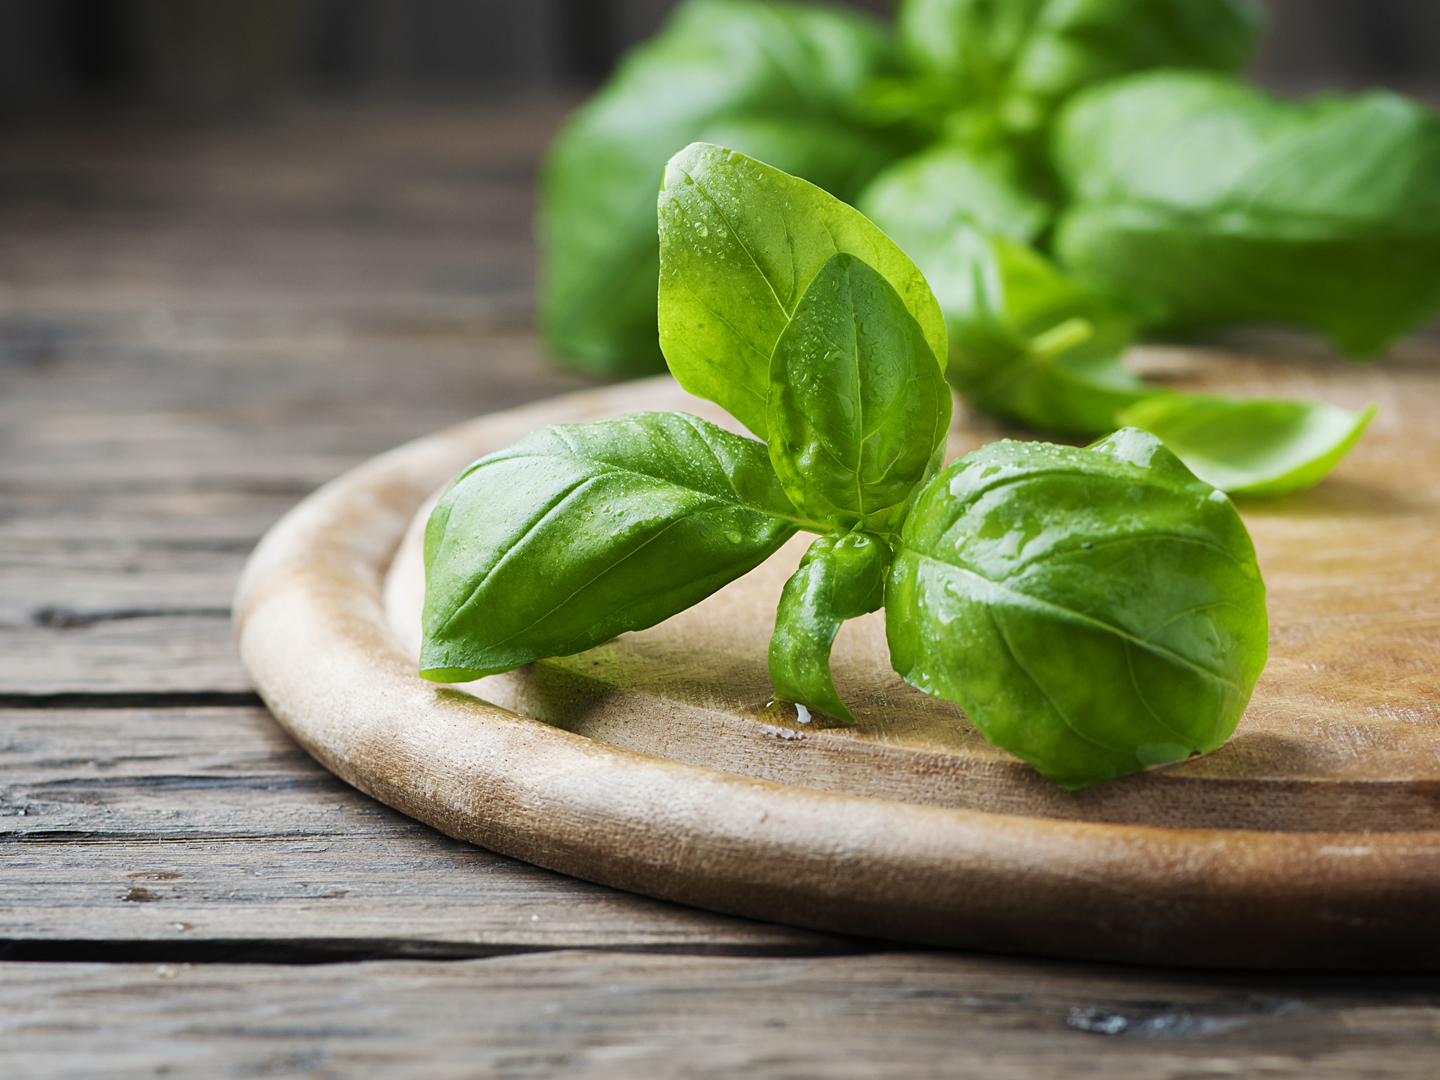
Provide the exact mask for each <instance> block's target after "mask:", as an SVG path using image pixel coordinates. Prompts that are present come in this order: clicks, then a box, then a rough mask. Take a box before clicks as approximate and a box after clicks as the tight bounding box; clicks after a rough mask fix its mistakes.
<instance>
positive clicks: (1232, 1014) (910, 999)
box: [0, 952, 1440, 1080]
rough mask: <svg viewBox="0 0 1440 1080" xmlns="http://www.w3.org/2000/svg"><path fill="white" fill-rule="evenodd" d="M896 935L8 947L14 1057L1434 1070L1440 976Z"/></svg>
mask: <svg viewBox="0 0 1440 1080" xmlns="http://www.w3.org/2000/svg"><path fill="white" fill-rule="evenodd" d="M1137 975H1139V973H1136V972H1133V971H1128V970H1126V969H1124V968H1095V967H1085V966H1080V965H1072V966H1070V967H1068V968H1059V969H1057V967H1056V965H1052V964H1036V963H1026V962H1021V961H1014V960H1008V961H1007V960H1000V959H997V958H990V957H983V956H972V957H967V956H956V955H946V954H934V953H932V954H917V953H889V954H880V955H874V956H863V957H845V958H827V959H805V960H769V959H748V960H732V959H718V958H680V957H636V956H615V955H603V954H595V953H583V952H580V953H568V954H547V955H539V956H526V957H504V958H497V959H491V960H483V961H469V962H460V963H449V964H434V963H429V964H422V963H413V962H402V961H391V962H387V963H383V964H345V965H330V966H323V967H314V968H299V969H297V968H288V969H287V968H273V967H272V968H265V967H256V966H229V965H207V966H204V967H199V966H196V967H191V966H189V965H144V966H141V965H133V966H132V965H124V966H105V965H94V964H83V965H71V964H66V965H35V964H0V1024H3V1026H4V1030H5V1048H4V1050H3V1051H0V1055H3V1060H4V1062H5V1066H6V1075H7V1077H10V1078H12V1080H22V1078H23V1080H30V1078H39V1077H45V1078H47V1080H48V1078H61V1077H64V1078H72V1077H74V1078H79V1077H98V1076H104V1077H107V1078H111V1077H115V1078H129V1077H140V1076H147V1077H148V1076H153V1075H156V1074H157V1073H161V1074H163V1075H166V1076H177V1077H201V1076H204V1077H210V1076H215V1075H219V1074H223V1075H232V1076H261V1075H263V1076H311V1077H329V1076H346V1077H357V1078H368V1077H376V1078H379V1077H404V1078H407V1080H408V1078H410V1077H416V1076H425V1077H437V1078H442V1077H455V1078H460V1077H466V1078H470V1077H497V1078H500V1077H504V1078H509V1080H522V1078H527V1077H537V1078H538V1077H578V1076H584V1077H596V1078H610V1077H614V1078H626V1080H629V1078H633V1077H642V1076H643V1077H649V1076H665V1077H687V1078H712V1077H713V1078H718V1077H736V1076H745V1077H753V1078H756V1080H800V1078H820V1077H824V1078H827V1080H831V1078H836V1080H845V1078H853V1080H873V1078H895V1080H930V1078H935V1080H938V1078H940V1077H945V1078H963V1080H1010V1078H1014V1080H1060V1078H1067V1080H1068V1078H1073V1077H1097V1078H1098V1077H1104V1078H1105V1080H1142V1078H1143V1080H1200V1078H1221V1077H1273V1078H1276V1080H1279V1078H1294V1080H1328V1078H1336V1080H1338V1078H1341V1077H1346V1078H1354V1077H1362V1076H1363V1077H1366V1078H1371V1080H1400V1078H1416V1080H1419V1078H1428V1077H1431V1076H1433V1075H1434V1062H1435V1058H1436V1055H1437V1053H1440V990H1437V987H1436V985H1435V983H1434V980H1433V979H1427V980H1423V981H1418V980H1417V981H1412V982H1409V983H1397V984H1395V985H1392V986H1390V987H1388V988H1386V989H1373V988H1372V989H1371V990H1370V991H1369V992H1368V993H1366V994H1364V1004H1360V1005H1357V1004H1356V1003H1355V998H1356V996H1357V989H1356V987H1355V986H1354V985H1353V984H1352V985H1346V984H1344V983H1341V982H1338V981H1334V980H1324V979H1313V978H1312V979H1304V978H1297V977H1294V976H1290V977H1280V978H1274V977H1269V978H1263V979H1256V978H1254V977H1249V978H1236V977H1234V976H1228V977H1227V976H1209V977H1206V976H1189V977H1186V976H1183V975H1164V976H1158V975H1154V974H1146V975H1145V976H1144V977H1145V979H1146V986H1145V990H1144V991H1143V992H1142V993H1139V994H1137V992H1136V987H1135V981H1134V980H1135V979H1136V978H1137Z"/></svg>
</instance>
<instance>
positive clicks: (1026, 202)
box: [856, 145, 1054, 309]
mask: <svg viewBox="0 0 1440 1080" xmlns="http://www.w3.org/2000/svg"><path fill="white" fill-rule="evenodd" d="M856 206H857V207H859V209H860V211H861V212H862V213H863V214H864V215H865V216H866V217H868V218H869V219H870V220H871V221H873V222H874V223H875V224H876V225H878V226H880V228H882V229H884V230H885V234H886V235H887V236H889V237H890V239H892V240H894V241H895V242H896V243H897V244H899V245H900V246H901V247H902V248H904V249H905V253H906V254H907V255H909V256H910V257H911V258H912V259H914V260H915V261H916V265H917V266H920V268H921V270H924V269H925V267H924V266H923V265H921V253H928V252H929V251H930V250H931V249H932V248H933V247H934V246H936V245H937V244H944V243H946V242H947V239H948V238H949V237H950V236H951V235H952V234H953V232H954V231H955V229H956V227H957V226H960V225H963V224H969V225H974V226H977V227H979V228H981V229H984V230H985V231H987V232H991V233H997V234H999V235H1001V236H1007V237H1009V238H1010V239H1012V240H1018V241H1021V242H1024V243H1030V242H1032V241H1034V240H1035V238H1036V237H1038V236H1039V235H1040V233H1041V232H1042V231H1043V230H1044V229H1045V227H1046V226H1047V225H1049V223H1050V219H1051V218H1052V217H1053V216H1054V211H1053V209H1052V207H1051V206H1050V204H1049V203H1048V202H1046V201H1045V200H1044V199H1042V198H1040V197H1039V196H1037V195H1035V194H1034V193H1033V192H1032V191H1030V190H1029V188H1028V186H1027V185H1026V184H1025V183H1024V181H1023V180H1022V177H1021V168H1020V166H1019V164H1018V162H1016V160H1015V159H1014V158H1013V157H1011V156H1010V155H1008V154H1004V153H1000V152H997V151H991V152H988V153H981V152H978V151H974V150H970V149H966V148H964V147H960V146H945V145H941V146H937V147H933V148H931V149H929V150H926V151H924V152H923V153H919V154H914V155H912V156H910V157H907V158H903V159H902V160H900V161H898V162H896V163H895V164H894V165H892V166H890V167H889V168H888V169H886V170H885V171H884V172H882V173H880V174H879V175H878V176H876V177H875V179H874V180H872V181H871V182H870V185H869V186H868V187H867V188H866V189H865V191H864V192H863V193H862V194H861V196H860V200H859V202H857V203H856ZM926 277H927V278H928V277H929V274H928V273H927V274H926ZM931 288H932V289H933V288H934V283H933V282H931ZM941 307H942V309H943V307H944V304H943V303H942V304H941Z"/></svg>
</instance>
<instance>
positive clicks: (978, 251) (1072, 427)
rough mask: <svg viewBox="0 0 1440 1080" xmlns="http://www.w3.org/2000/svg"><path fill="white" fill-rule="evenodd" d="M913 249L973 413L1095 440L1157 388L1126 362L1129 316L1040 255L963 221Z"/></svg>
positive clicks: (952, 368) (957, 383)
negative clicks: (941, 314) (942, 319)
mask: <svg viewBox="0 0 1440 1080" xmlns="http://www.w3.org/2000/svg"><path fill="white" fill-rule="evenodd" d="M908 250H909V251H910V254H911V256H912V257H913V258H914V259H915V262H916V264H917V265H918V266H919V267H920V268H921V270H923V271H924V272H925V276H926V278H927V280H929V282H930V284H931V286H932V287H933V288H934V290H935V297H936V299H937V300H938V301H939V303H940V307H941V310H942V311H943V312H944V313H945V324H946V328H947V329H948V331H949V335H950V365H949V368H948V369H947V376H948V378H949V380H950V382H951V383H952V384H953V385H954V387H955V389H957V390H958V391H960V393H961V395H963V396H964V398H965V401H966V403H967V404H969V405H970V407H971V408H973V409H976V410H978V411H980V412H983V413H987V414H989V415H991V416H995V417H999V418H1000V419H1002V420H1008V421H1010V422H1012V423H1018V424H1023V425H1025V426H1027V427H1031V428H1037V429H1039V430H1042V431H1050V432H1055V433H1057V434H1061V435H1078V436H1082V437H1085V436H1089V437H1094V436H1096V435H1103V434H1105V433H1106V432H1109V431H1113V430H1114V429H1115V414H1116V413H1117V412H1119V411H1120V410H1121V409H1124V408H1126V407H1128V406H1130V405H1132V404H1134V403H1135V402H1137V401H1141V400H1143V399H1145V398H1146V397H1149V396H1150V395H1152V394H1155V393H1157V392H1158V391H1157V390H1156V389H1155V388H1153V387H1150V386H1148V385H1146V384H1145V383H1144V382H1143V381H1142V380H1141V379H1140V378H1139V377H1138V376H1136V375H1135V374H1133V373H1132V372H1131V371H1130V370H1129V369H1127V368H1126V367H1125V365H1124V364H1123V363H1122V361H1121V356H1122V354H1123V353H1124V351H1125V349H1126V347H1127V346H1128V345H1129V344H1130V341H1131V339H1132V337H1133V335H1134V324H1133V323H1132V322H1131V320H1130V319H1129V317H1128V316H1127V315H1126V314H1124V313H1123V312H1122V311H1121V309H1120V308H1119V306H1117V305H1116V304H1114V303H1111V302H1110V301H1109V300H1108V299H1106V298H1104V297H1102V296H1100V295H1099V294H1097V293H1095V292H1093V291H1091V290H1090V289H1087V288H1085V287H1084V286H1082V285H1080V284H1079V283H1078V282H1076V281H1074V280H1073V279H1071V278H1070V277H1068V276H1067V275H1065V274H1062V273H1061V272H1060V271H1059V270H1057V269H1056V268H1055V267H1054V265H1053V264H1051V263H1050V262H1049V260H1047V259H1046V258H1045V257H1044V256H1043V255H1041V254H1039V253H1038V252H1036V251H1035V250H1034V249H1032V248H1030V247H1027V246H1026V245H1024V244H1022V243H1017V242H1015V241H1012V240H1009V239H1007V238H1005V237H1004V236H1000V235H997V234H994V233H988V232H985V231H983V230H981V229H978V228H975V227H974V226H973V225H970V224H968V223H966V222H963V221H961V222H959V223H957V224H956V225H954V226H953V227H952V228H951V229H949V230H948V231H939V230H937V231H936V232H934V233H931V234H930V235H929V237H928V238H927V237H924V236H921V235H919V234H916V235H915V239H914V241H913V242H912V246H911V247H910V248H909V249H908Z"/></svg>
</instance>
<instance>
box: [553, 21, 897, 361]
mask: <svg viewBox="0 0 1440 1080" xmlns="http://www.w3.org/2000/svg"><path fill="white" fill-rule="evenodd" d="M890 56H891V48H890V42H889V40H888V37H887V35H886V34H885V31H884V29H883V28H882V27H881V26H880V24H878V23H877V22H875V21H874V20H872V19H869V18H867V17H865V16H863V15H861V14H859V13H857V12H854V11H852V10H847V9H843V8H824V7H801V6H797V5H789V4H772V3H764V2H761V0H691V2H689V3H685V4H682V5H681V6H680V7H679V9H678V10H677V11H676V12H675V14H674V15H673V16H672V17H671V19H670V21H669V23H668V24H667V25H666V27H665V29H664V30H663V31H662V32H661V33H660V34H659V35H658V36H657V37H655V38H654V39H652V40H651V41H649V42H647V43H645V44H644V45H641V46H640V47H639V48H637V49H635V50H634V51H633V52H631V53H630V55H629V56H628V57H626V59H625V60H624V62H623V63H622V64H621V66H620V68H619V70H618V71H617V72H616V73H615V75H614V76H613V77H612V78H611V80H610V81H609V83H608V84H607V85H606V86H605V88H604V89H603V90H601V91H600V92H599V93H598V94H597V95H596V96H595V97H594V98H592V99H591V100H590V101H589V102H588V103H586V105H585V106H584V107H583V108H581V109H580V110H579V111H578V112H576V113H575V115H574V116H572V117H571V118H570V120H569V122H568V123H567V124H566V125H565V128H564V130H563V131H562V132H561V133H560V135H559V137H558V138H557V139H556V140H555V144H554V146H553V147H552V148H551V150H550V155H549V158H548V160H547V162H546V165H545V171H544V176H543V179H542V182H541V192H540V213H539V221H538V231H539V236H540V243H541V247H542V249H543V254H544V258H543V266H542V281H541V286H540V322H541V326H542V328H543V331H544V333H545V337H546V339H547V341H548V343H549V345H550V348H551V350H552V351H553V352H554V353H555V354H556V355H557V356H561V357H563V358H565V359H566V360H568V361H569V362H571V363H572V364H574V365H575V366H576V367H579V368H581V369H583V370H587V371H592V372H596V373H640V372H649V371H658V370H661V369H662V368H663V365H664V359H663V357H662V356H661V354H660V350H659V349H658V348H657V347H656V343H655V276H656V273H657V271H658V269H659V248H658V246H657V245H656V242H655V178H656V177H657V176H659V175H660V173H661V171H662V170H663V169H664V167H665V162H666V161H668V160H669V159H670V157H671V155H673V154H674V153H675V152H676V151H678V150H680V149H681V148H682V147H684V146H686V145H688V144H689V143H691V142H693V141H695V140H696V139H708V140H710V141H715V142H724V143H725V144H727V145H730V146H735V147H738V148H740V149H742V150H745V151H747V152H749V153H752V154H754V155H756V156H757V157H761V158H763V159H765V160H766V161H773V162H775V163H776V165H778V166H779V167H781V168H784V169H785V170H787V171H788V172H792V173H795V174H796V175H799V176H804V177H807V178H808V179H810V180H813V181H814V182H815V183H817V184H820V185H821V186H823V187H825V188H826V189H827V190H829V191H833V192H834V193H835V194H837V195H838V196H840V197H841V198H844V199H853V198H854V197H855V196H856V195H857V194H858V193H859V191H860V189H861V188H862V187H863V186H864V184H865V182H866V181H867V180H869V179H870V177H872V176H874V175H875V173H876V172H877V171H878V170H879V169H880V168H881V167H882V166H884V165H885V164H887V163H888V162H889V161H891V160H893V159H894V158H895V156H896V155H897V154H898V153H900V152H901V151H902V150H903V149H904V145H905V144H900V143H896V142H895V140H894V139H893V138H887V137H885V135H884V134H883V133H881V132H878V131H876V130H875V129H874V128H873V127H871V126H869V125H863V124H859V123H857V122H855V120H854V119H853V118H852V117H851V115H850V114H849V104H850V102H852V101H853V100H854V99H855V98H856V97H857V95H858V94H859V91H860V88H861V86H862V85H863V84H864V83H865V81H866V80H867V79H869V78H870V77H872V76H874V75H875V74H877V73H879V72H881V71H883V70H885V69H886V67H887V66H888V65H889V64H890Z"/></svg>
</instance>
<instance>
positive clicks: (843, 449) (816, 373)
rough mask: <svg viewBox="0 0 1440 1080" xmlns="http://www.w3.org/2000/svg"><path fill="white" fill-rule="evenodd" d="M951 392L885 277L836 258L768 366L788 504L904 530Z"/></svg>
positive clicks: (946, 423)
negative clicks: (902, 525) (909, 504)
mask: <svg viewBox="0 0 1440 1080" xmlns="http://www.w3.org/2000/svg"><path fill="white" fill-rule="evenodd" d="M950 409H951V402H950V388H949V387H948V386H947V385H946V384H945V376H944V373H943V371H942V370H941V367H940V364H939V363H938V362H937V361H936V359H935V354H934V353H932V352H931V351H930V346H929V345H928V344H927V343H926V341H925V334H924V331H923V330H921V328H920V324H919V323H917V322H916V321H915V319H914V317H913V316H912V315H911V314H910V313H909V312H908V311H907V310H906V309H905V304H904V303H903V302H902V301H901V299H900V297H899V295H898V294H897V293H896V292H895V290H894V289H893V288H892V287H891V286H890V283H889V282H887V281H886V280H885V279H884V278H883V277H881V276H880V275H879V274H878V273H876V271H874V270H873V269H871V268H870V267H869V266H867V265H865V263H863V262H861V261H860V260H859V259H857V258H855V257H854V256H853V255H845V254H841V255H834V256H832V257H831V258H830V260H829V261H828V262H827V263H826V264H825V265H824V267H823V268H821V270H820V272H819V273H818V274H816V275H815V277H814V278H813V279H812V280H811V282H810V285H809V287H808V288H807V289H806V290H805V293H804V295H803V296H802V297H801V298H800V302H799V303H798V304H796V305H795V314H794V317H793V318H792V319H791V320H790V324H789V325H788V326H787V327H786V328H785V330H784V332H783V333H781V335H780V340H779V341H777V342H776V344H775V352H774V355H773V356H772V357H771V359H770V390H769V405H768V410H769V413H768V414H769V425H768V426H769V431H770V439H769V443H770V461H771V464H773V465H774V466H775V473H776V475H777V476H779V478H780V483H781V484H782V485H784V488H785V493H786V494H787V495H789V496H790V501H791V502H793V503H794V504H795V505H796V506H797V507H799V508H800V509H801V511H802V512H803V513H804V514H805V515H806V516H807V517H810V518H814V519H817V520H819V521H824V522H826V523H827V524H829V525H830V526H831V527H833V528H840V529H850V528H853V527H860V528H864V529H868V530H871V531H874V532H879V533H888V532H891V531H893V530H894V529H897V528H898V527H899V524H900V520H901V519H902V518H903V517H904V514H905V507H906V502H907V500H908V499H909V498H910V495H911V493H912V492H913V491H914V490H915V487H916V485H918V484H919V483H920V482H921V481H922V480H924V479H925V476H926V474H927V473H928V472H930V471H933V468H938V465H939V462H938V459H937V457H936V454H937V451H939V450H941V449H942V448H943V446H944V442H945V433H946V431H947V430H948V429H949V427H950Z"/></svg>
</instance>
